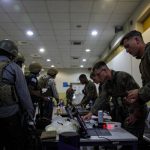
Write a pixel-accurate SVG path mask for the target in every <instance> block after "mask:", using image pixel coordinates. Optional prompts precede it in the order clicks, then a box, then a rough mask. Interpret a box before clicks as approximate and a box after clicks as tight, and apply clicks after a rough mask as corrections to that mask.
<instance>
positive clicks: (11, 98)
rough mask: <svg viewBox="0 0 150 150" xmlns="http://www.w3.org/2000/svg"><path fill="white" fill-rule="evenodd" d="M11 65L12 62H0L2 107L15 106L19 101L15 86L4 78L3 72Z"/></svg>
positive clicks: (0, 100) (0, 97)
mask: <svg viewBox="0 0 150 150" xmlns="http://www.w3.org/2000/svg"><path fill="white" fill-rule="evenodd" d="M10 63H11V62H10V61H1V62H0V107H2V106H10V105H14V104H16V103H17V101H18V98H17V95H16V91H15V86H14V85H11V84H10V83H8V81H7V80H6V79H4V78H3V71H4V70H5V68H6V67H7V66H8V65H9V64H10Z"/></svg>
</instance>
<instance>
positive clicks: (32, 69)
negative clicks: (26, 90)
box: [29, 63, 42, 75]
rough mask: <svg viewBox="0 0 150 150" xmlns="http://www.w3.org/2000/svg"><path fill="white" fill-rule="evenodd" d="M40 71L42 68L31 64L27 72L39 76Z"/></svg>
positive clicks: (36, 64)
mask: <svg viewBox="0 0 150 150" xmlns="http://www.w3.org/2000/svg"><path fill="white" fill-rule="evenodd" d="M41 69H42V66H41V64H39V63H32V64H30V65H29V71H30V72H31V73H33V74H35V75H39V73H40V71H41Z"/></svg>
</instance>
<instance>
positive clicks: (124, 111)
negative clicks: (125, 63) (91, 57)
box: [83, 62, 147, 139]
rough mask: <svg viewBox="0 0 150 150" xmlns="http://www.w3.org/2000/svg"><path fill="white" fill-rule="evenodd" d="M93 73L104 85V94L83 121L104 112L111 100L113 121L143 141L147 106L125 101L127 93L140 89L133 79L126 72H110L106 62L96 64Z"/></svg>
mask: <svg viewBox="0 0 150 150" xmlns="http://www.w3.org/2000/svg"><path fill="white" fill-rule="evenodd" d="M93 71H94V72H95V74H96V75H97V76H98V77H99V79H100V82H101V83H103V86H102V93H101V96H100V97H99V98H98V99H97V100H96V102H95V104H94V106H93V107H92V109H91V112H90V113H88V114H87V115H86V116H84V117H83V119H90V118H91V116H92V114H97V112H98V110H103V108H104V105H105V103H106V101H109V100H110V99H111V103H112V104H113V105H112V107H111V114H112V119H113V121H119V122H121V123H122V126H123V127H124V128H125V129H126V130H128V131H129V132H131V133H132V134H134V135H136V136H137V137H138V138H139V139H142V135H143V131H144V126H145V118H146V114H147V111H146V110H147V109H146V105H140V104H139V103H135V104H132V105H131V104H130V105H129V104H128V103H126V101H124V97H125V96H126V93H127V91H129V90H132V89H137V88H139V86H138V84H137V83H136V82H135V80H134V79H133V77H132V76H131V75H130V74H128V73H126V72H122V71H114V70H110V69H109V68H108V67H107V65H106V64H105V63H104V62H98V63H97V64H95V66H94V68H93Z"/></svg>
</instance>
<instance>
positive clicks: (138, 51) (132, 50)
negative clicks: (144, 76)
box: [120, 30, 145, 59]
mask: <svg viewBox="0 0 150 150" xmlns="http://www.w3.org/2000/svg"><path fill="white" fill-rule="evenodd" d="M120 45H122V46H124V48H125V49H126V51H127V53H129V54H131V55H132V56H133V57H136V58H137V59H139V58H141V57H142V56H143V53H144V48H145V43H144V41H143V38H142V34H141V32H139V31H136V30H133V31H130V32H129V33H127V34H126V35H125V36H124V37H123V39H122V40H121V42H120Z"/></svg>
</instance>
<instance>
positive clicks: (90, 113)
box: [82, 112, 93, 120]
mask: <svg viewBox="0 0 150 150" xmlns="http://www.w3.org/2000/svg"><path fill="white" fill-rule="evenodd" d="M92 115H93V113H92V112H89V113H88V114H87V115H85V116H82V119H83V120H90V119H91V118H92Z"/></svg>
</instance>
